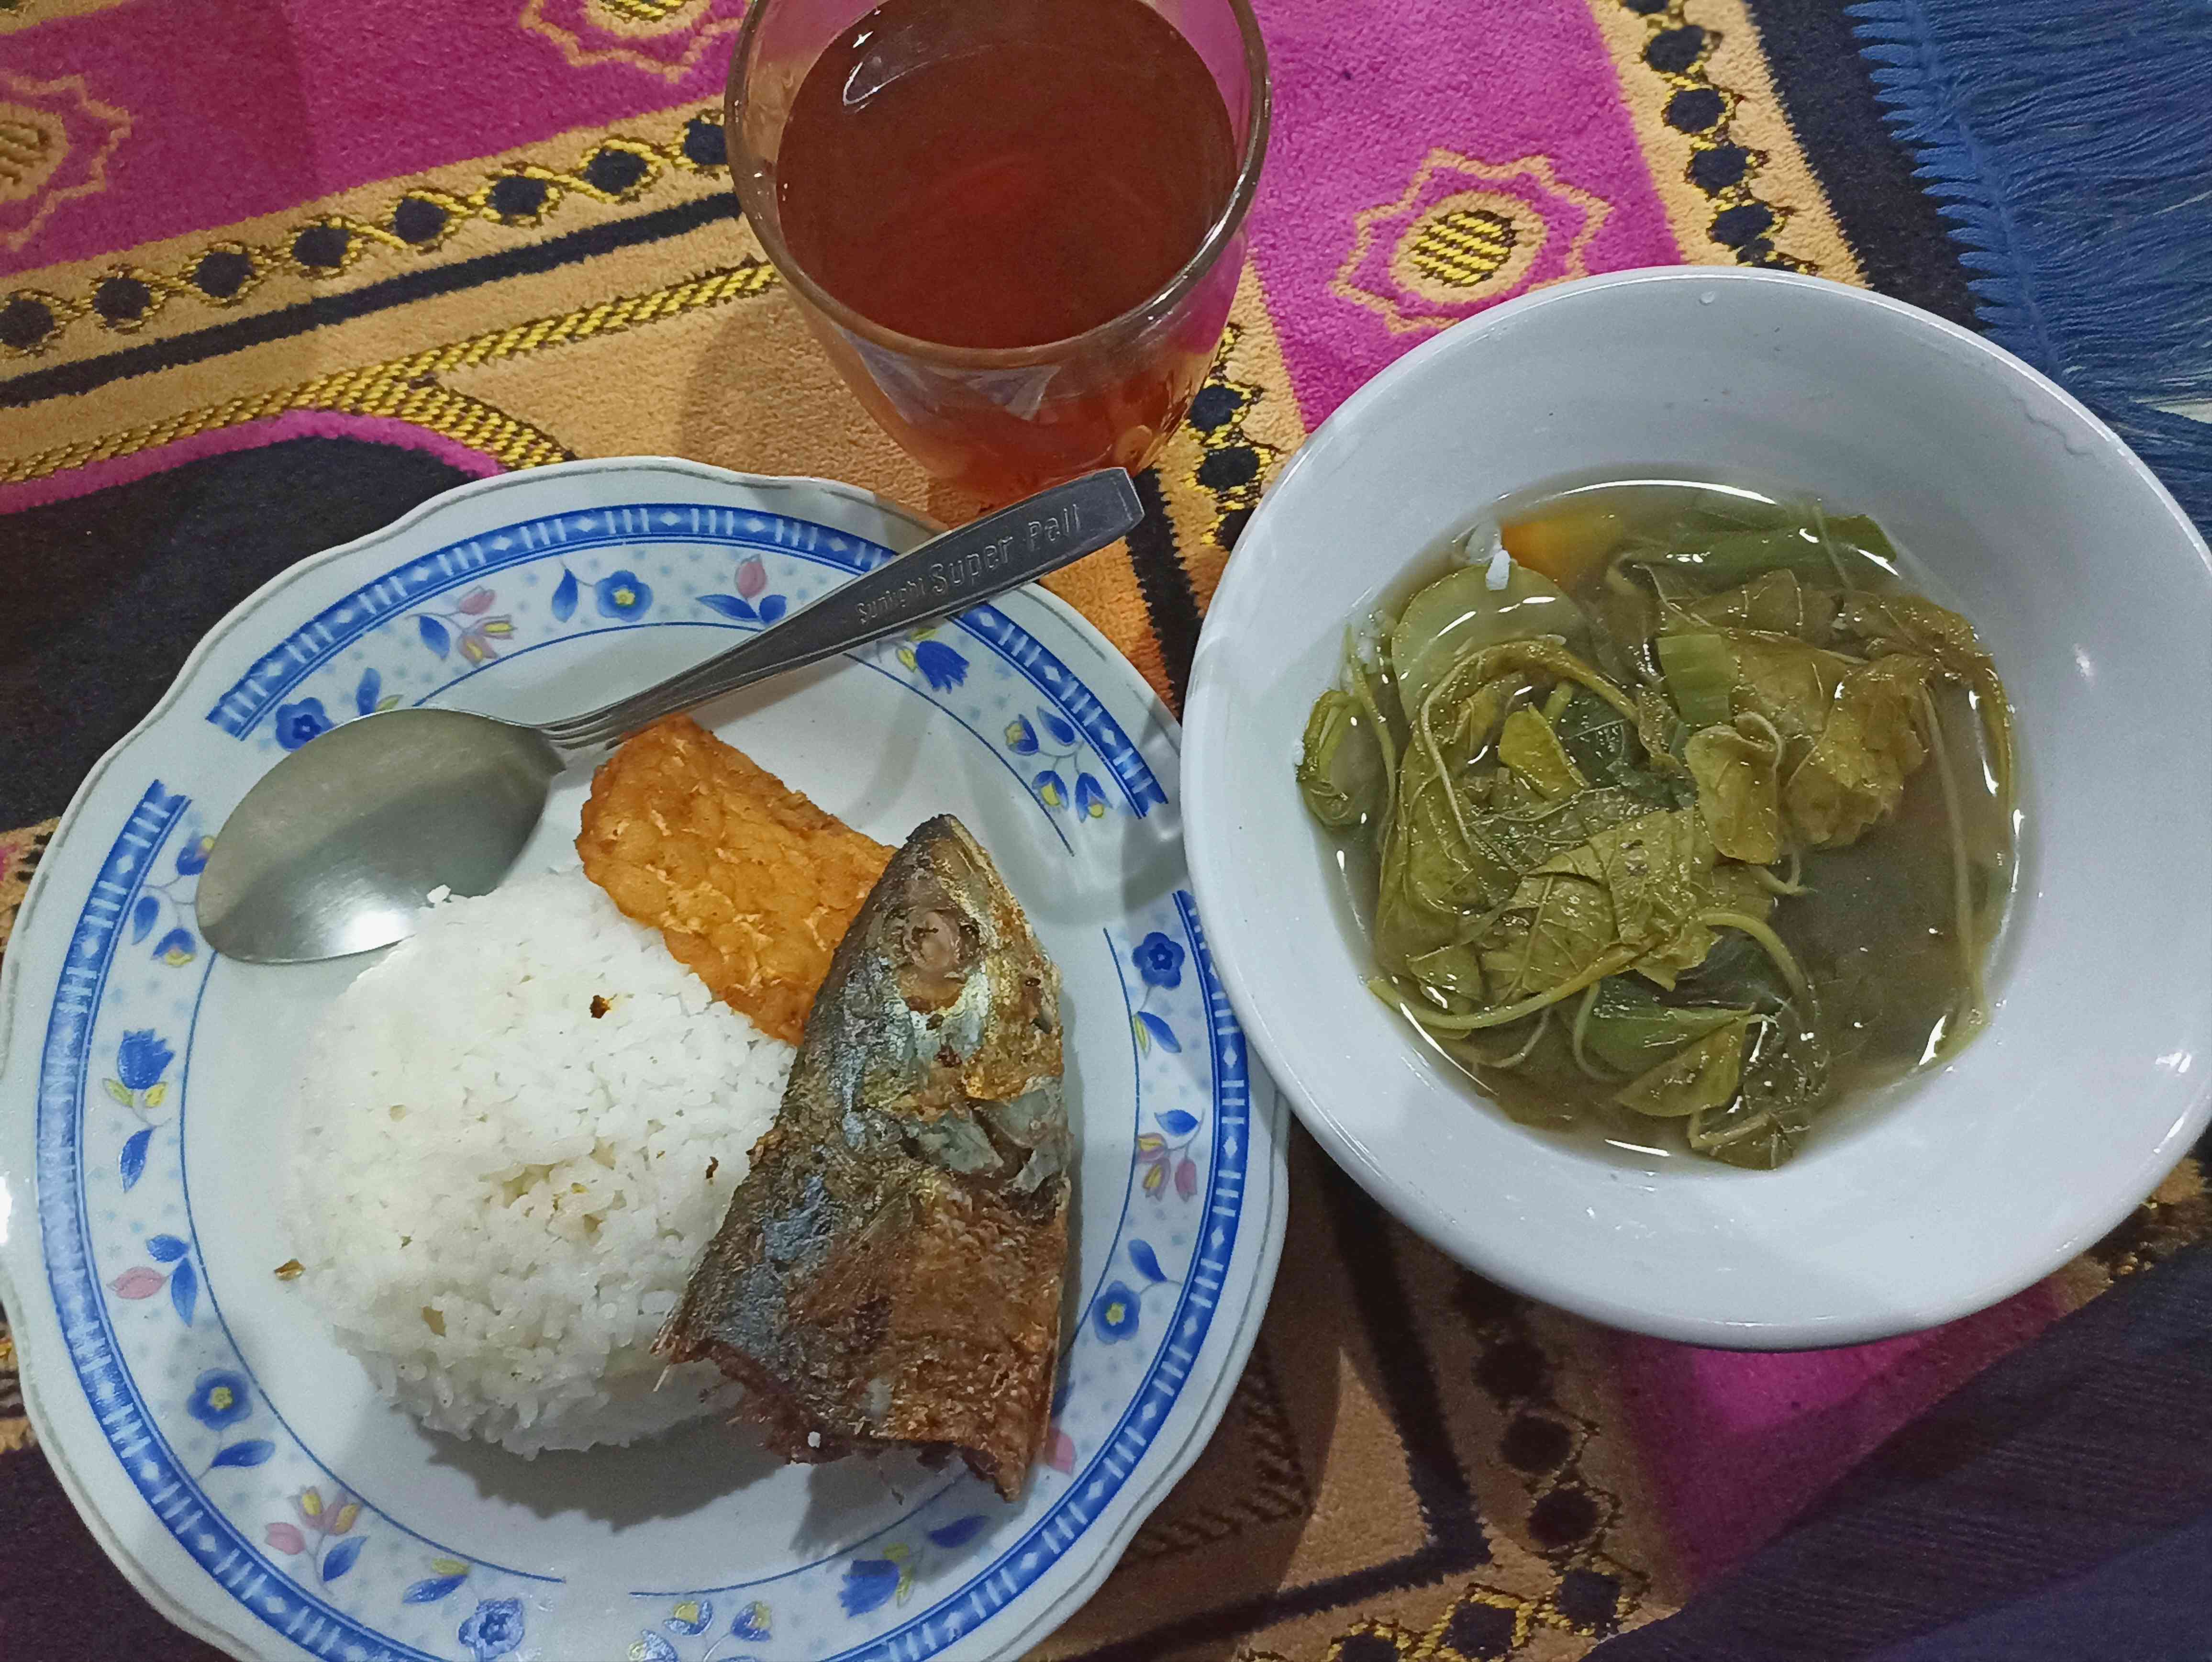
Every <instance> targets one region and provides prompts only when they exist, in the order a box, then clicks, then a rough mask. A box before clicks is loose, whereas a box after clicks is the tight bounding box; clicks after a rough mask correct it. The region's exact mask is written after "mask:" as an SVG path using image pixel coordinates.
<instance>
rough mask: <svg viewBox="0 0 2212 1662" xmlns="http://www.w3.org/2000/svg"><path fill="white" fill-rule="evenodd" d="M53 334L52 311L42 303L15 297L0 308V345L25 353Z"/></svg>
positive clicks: (28, 297)
mask: <svg viewBox="0 0 2212 1662" xmlns="http://www.w3.org/2000/svg"><path fill="white" fill-rule="evenodd" d="M53 332H54V314H53V310H52V307H49V306H47V305H46V304H45V303H44V302H43V301H35V300H33V299H32V298H31V297H30V296H29V295H15V296H14V297H13V298H11V299H10V300H9V301H8V303H7V304H6V305H5V306H0V345H6V346H12V347H14V348H15V350H18V351H27V350H29V349H30V348H32V347H33V346H36V345H37V344H39V343H40V341H42V340H44V339H45V338H46V337H47V336H48V335H50V334H52V333H53Z"/></svg>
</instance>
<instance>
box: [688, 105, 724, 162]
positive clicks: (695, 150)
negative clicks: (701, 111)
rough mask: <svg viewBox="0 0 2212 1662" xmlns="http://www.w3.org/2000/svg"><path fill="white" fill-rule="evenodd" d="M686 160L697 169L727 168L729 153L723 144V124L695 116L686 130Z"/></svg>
mask: <svg viewBox="0 0 2212 1662" xmlns="http://www.w3.org/2000/svg"><path fill="white" fill-rule="evenodd" d="M684 160H685V161H689V162H690V164H691V165H692V166H693V167H728V166H729V165H730V157H729V152H728V151H727V150H726V149H725V148H724V147H723V144H722V124H721V123H720V122H719V121H709V120H708V119H707V118H706V117H705V116H703V115H695V116H693V117H692V118H691V123H690V125H689V126H687V127H685V128H684Z"/></svg>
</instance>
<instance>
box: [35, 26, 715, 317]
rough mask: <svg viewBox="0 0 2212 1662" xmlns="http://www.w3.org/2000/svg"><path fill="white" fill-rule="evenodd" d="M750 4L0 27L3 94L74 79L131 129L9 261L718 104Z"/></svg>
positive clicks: (40, 258)
mask: <svg viewBox="0 0 2212 1662" xmlns="http://www.w3.org/2000/svg"><path fill="white" fill-rule="evenodd" d="M740 11H741V7H740V5H739V4H738V0H712V3H710V4H709V5H708V8H707V9H706V13H705V15H704V16H703V17H701V18H696V19H695V20H694V21H688V22H686V23H685V24H684V27H680V28H678V29H674V30H670V31H666V32H664V33H635V34H618V33H611V25H610V24H609V23H608V22H606V21H603V17H602V14H603V13H604V14H605V15H607V16H611V13H607V12H606V9H605V8H594V7H592V6H590V5H589V4H587V3H586V0H467V3H465V4H452V5H424V4H422V3H419V0H356V3H354V4H352V5H346V6H328V5H325V6H316V5H313V4H310V3H307V0H235V3H228V4H223V5H220V6H214V7H210V6H206V5H189V4H187V5H164V4H159V3H154V0H138V3H135V4H131V5H124V6H115V7H110V8H107V9H104V10H100V11H95V12H93V13H90V14H88V15H84V16H82V17H60V18H56V19H54V20H53V21H51V22H47V23H44V24H41V25H40V26H39V27H36V28H30V29H24V30H21V31H18V32H17V33H13V34H9V35H6V36H0V97H4V98H6V99H9V100H15V101H21V102H27V103H30V104H33V105H39V104H41V103H43V102H45V101H46V100H47V99H54V100H60V99H62V98H63V97H64V94H63V93H62V92H60V91H58V90H57V91H50V92H48V93H46V94H40V92H39V91H38V90H37V88H40V86H45V87H48V88H53V87H55V86H56V85H57V83H63V82H67V81H69V80H70V79H72V78H75V79H79V80H81V81H82V83H83V86H82V91H83V93H84V94H85V95H87V96H88V97H90V98H92V99H94V100H98V102H99V103H100V105H102V106H104V107H110V108H114V109H119V110H121V111H122V112H123V113H125V116H127V117H128V119H129V122H130V128H131V131H130V132H129V134H128V136H127V137H125V138H124V139H123V140H122V142H121V143H120V144H119V145H118V147H117V149H116V150H115V153H114V155H112V157H111V158H110V159H109V161H108V162H107V167H106V173H107V184H106V188H105V189H104V190H102V191H100V192H99V193H97V194H95V195H90V196H85V197H81V198H77V199H76V200H73V201H70V202H66V203H64V204H62V205H61V206H60V207H59V208H58V210H56V211H55V212H54V213H53V214H52V216H51V217H50V218H49V219H47V221H46V223H45V224H44V225H43V226H41V227H40V229H39V230H38V231H37V232H36V233H35V234H33V236H32V237H31V238H30V239H29V240H28V241H27V242H26V243H25V244H24V246H22V247H15V248H9V247H6V246H5V245H4V244H0V274H5V273H7V272H9V271H26V270H29V269H31V268H33V267H35V266H40V265H52V264H54V263H56V262H58V261H61V260H70V259H84V258H86V257H88V256H90V255H93V254H97V253H101V252H103V251H105V250H107V249H112V248H125V247H135V246H137V244H139V243H142V242H149V241H152V240H155V239H156V238H160V237H167V236H175V235H179V234H182V233H184V232H187V231H191V230H196V229H204V228H211V227H214V226H219V225H228V224H231V223H233V222H235V221H238V220H241V219H246V218H251V217H252V216H256V215H258V214H266V213H275V212H277V211H279V210H283V209H285V208H289V207H291V206H294V205H295V204H299V203H302V202H308V201H312V200H313V199H314V198H317V197H321V196H326V195H329V194H331V192H337V191H343V190H348V189H350V188H352V187H353V186H356V185H363V184H367V183H368V182H370V181H371V180H380V179H391V178H394V177H397V176H400V175H404V174H411V173H418V172H420V171H422V169H424V168H427V167H437V166H441V165H442V164H444V163H447V162H451V161H465V160H466V159H467V158H469V157H471V156H481V155H491V154H493V153H495V152H496V151H500V150H503V149H511V148H513V147H514V146H516V145H520V144H528V143H535V142H537V141H538V140H540V139H544V138H549V137H552V136H553V135H555V134H556V133H560V132H563V131H567V130H568V129H570V128H574V127H587V126H594V125H604V124H606V123H611V122H614V121H618V120H621V119H623V118H625V117H628V116H632V115H635V114H638V113H641V112H643V111H647V110H659V109H665V108H667V107H671V106H673V105H678V104H681V103H684V102H685V101H687V100H696V101H697V102H698V103H699V104H700V105H701V106H702V107H706V106H708V105H719V103H720V99H721V89H722V82H723V77H724V76H725V75H726V73H727V71H728V69H729V62H730V51H731V46H732V34H731V30H732V27H734V24H735V21H736V19H737V17H738V15H739V13H740ZM572 57H573V58H577V59H580V60H581V61H580V62H579V63H572V62H571V61H570V58H572ZM687 60H688V61H687Z"/></svg>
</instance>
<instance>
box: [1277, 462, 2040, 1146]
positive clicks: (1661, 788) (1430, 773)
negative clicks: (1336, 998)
mask: <svg viewBox="0 0 2212 1662" xmlns="http://www.w3.org/2000/svg"><path fill="white" fill-rule="evenodd" d="M1476 552H1477V557H1476V558H1475V559H1474V561H1472V562H1471V563H1470V562H1466V561H1459V562H1455V563H1453V564H1452V565H1451V567H1450V569H1447V570H1445V571H1443V573H1442V575H1436V576H1434V577H1433V578H1432V579H1431V581H1428V582H1426V583H1425V584H1423V585H1421V586H1420V587H1418V588H1417V589H1415V590H1414V591H1413V593H1412V594H1409V595H1407V597H1406V599H1405V601H1404V603H1403V604H1402V605H1401V606H1399V607H1398V608H1397V611H1396V615H1395V618H1389V619H1377V620H1376V624H1375V625H1374V626H1373V627H1372V628H1371V629H1370V630H1369V631H1368V632H1367V633H1366V634H1365V635H1364V636H1352V637H1348V638H1347V644H1346V655H1345V663H1344V670H1343V674H1342V676H1341V677H1340V685H1337V686H1335V687H1332V688H1331V689H1330V690H1329V691H1327V692H1325V693H1323V694H1322V697H1320V699H1319V700H1318V701H1316V703H1315V705H1314V708H1313V712H1312V715H1311V717H1310V720H1309V721H1308V723H1307V727H1306V733H1305V744H1304V752H1303V754H1302V756H1301V757H1300V759H1299V762H1298V765H1297V780H1298V785H1299V788H1300V790H1301V792H1302V794H1303V795H1304V800H1305V801H1306V804H1307V807H1309V809H1310V811H1311V812H1312V813H1313V815H1314V817H1315V818H1316V819H1318V820H1319V821H1320V822H1321V823H1322V825H1325V826H1327V827H1328V829H1329V830H1330V831H1332V832H1333V833H1334V834H1335V835H1336V836H1338V837H1340V838H1342V839H1343V841H1344V843H1345V844H1346V849H1347V850H1348V851H1349V853H1350V855H1351V856H1352V860H1351V863H1352V865H1353V866H1354V867H1356V868H1358V870H1359V871H1360V873H1361V874H1362V875H1363V876H1364V877H1365V878H1368V879H1371V882H1372V887H1371V903H1370V904H1367V905H1365V907H1364V914H1365V916H1364V922H1365V923H1366V926H1367V931H1368V936H1369V940H1370V944H1371V947H1372V949H1373V955H1374V963H1375V970H1376V975H1375V977H1374V979H1373V981H1372V982H1371V983H1370V985H1371V987H1372V989H1373V990H1374V992H1375V994H1376V995H1377V996H1378V997H1380V998H1382V999H1383V1000H1384V1001H1386V1002H1388V1003H1389V1004H1390V1005H1392V1006H1393V1007H1395V1008H1397V1009H1399V1010H1400V1011H1401V1012H1403V1013H1404V1014H1405V1016H1406V1017H1407V1019H1408V1020H1411V1021H1413V1022H1414V1023H1416V1024H1418V1025H1419V1026H1420V1028H1421V1029H1422V1030H1423V1031H1424V1032H1425V1033H1426V1034H1427V1035H1428V1037H1429V1038H1431V1040H1432V1041H1433V1042H1434V1043H1435V1044H1436V1046H1437V1049H1438V1050H1440V1051H1441V1052H1442V1053H1443V1054H1444V1055H1445V1056H1449V1058H1450V1059H1451V1060H1452V1061H1453V1062H1455V1063H1457V1064H1459V1065H1460V1066H1462V1067H1463V1068H1466V1069H1467V1070H1468V1072H1469V1073H1471V1074H1472V1075H1474V1078H1475V1079H1476V1080H1477V1081H1479V1082H1480V1085H1481V1086H1482V1087H1483V1088H1484V1090H1485V1092H1486V1093H1487V1094H1489V1095H1491V1096H1492V1097H1494V1098H1495V1099H1497V1100H1498V1102H1500V1103H1501V1104H1502V1105H1504V1107H1505V1108H1506V1109H1507V1111H1510V1112H1511V1113H1513V1114H1514V1115H1515V1116H1516V1117H1518V1118H1521V1119H1523V1120H1525V1121H1528V1122H1529V1123H1535V1124H1541V1125H1545V1126H1550V1127H1555V1128H1566V1127H1570V1126H1589V1127H1594V1128H1595V1129H1598V1130H1600V1131H1601V1132H1602V1133H1603V1134H1605V1135H1607V1136H1609V1137H1610V1138H1612V1139H1613V1140H1614V1141H1625V1142H1627V1143H1629V1144H1631V1145H1632V1146H1638V1147H1648V1146H1651V1145H1653V1144H1655V1143H1656V1142H1660V1141H1664V1142H1666V1143H1668V1145H1670V1146H1672V1147H1674V1148H1680V1149H1686V1150H1688V1151H1690V1152H1692V1153H1695V1154H1702V1155H1705V1156H1708V1157H1710V1158H1712V1159H1716V1160H1726V1161H1729V1162H1730V1163H1731V1164H1735V1165H1738V1166H1752V1167H1759V1168H1765V1167H1771V1166H1777V1165H1779V1164H1780V1163H1781V1162H1782V1161H1784V1160H1787V1159H1789V1158H1790V1156H1791V1155H1792V1154H1795V1153H1796V1151H1797V1149H1798V1148H1799V1146H1800V1144H1801V1143H1802V1140H1803V1138H1804V1136H1805V1135H1806V1134H1807V1132H1808V1129H1810V1127H1811V1126H1812V1124H1813V1123H1814V1120H1815V1118H1816V1117H1818V1116H1819V1115H1820V1113H1822V1112H1823V1111H1826V1109H1828V1108H1829V1107H1831V1106H1832V1105H1833V1104H1834V1103H1835V1102H1836V1101H1837V1100H1838V1099H1840V1098H1843V1097H1844V1096H1845V1095H1847V1094H1850V1093H1853V1092H1855V1091H1862V1090H1864V1089H1867V1088H1870V1087H1874V1086H1877V1085H1880V1084H1882V1083H1885V1082H1887V1081H1889V1080H1892V1079H1894V1078H1896V1077H1898V1076H1899V1075H1902V1074H1903V1073H1905V1072H1906V1071H1909V1070H1910V1069H1911V1068H1913V1067H1916V1066H1918V1065H1921V1064H1922V1063H1923V1062H1930V1061H1933V1060H1936V1059H1938V1058H1940V1057H1942V1056H1948V1055H1949V1054H1950V1053H1951V1052H1952V1051H1953V1050H1956V1049H1957V1047H1958V1046H1959V1045H1960V1044H1964V1043H1966V1040H1968V1039H1969V1038H1972V1036H1973V1034H1974V1033H1975V1032H1977V1031H1978V1029H1979V1027H1980V1026H1982V1024H1983V1023H1984V1020H1986V1015H1987V1001H1986V998H1985V995H1984V990H1983V985H1982V971H1983V961H1984V957H1985V955H1986V953H1987V950H1988V947H1989V944H1990V941H1991V939H1992V938H1993V937H1994V935H1995V934H1996V929H1997V927H1998V924H1999V923H2000V922H2001V921H2002V908H2003V904H2004V902H2005V899H2006V898H2007V897H2008V895H2009V893H2010V891H2011V886H2012V861H2013V841H2012V839H2013V823H2014V817H2015V816H2014V812H2013V785H2012V778H2013V767H2014V757H2013V738H2012V718H2011V711H2010V708H2009V706H2008V703H2007V701H2006V697H2005V691H2004V688H2003V685H2002V683H2001V682H2000V681H1999V680H1998V679H1997V675H1996V669H1995V668H1994V667H1993V666H1992V665H1991V664H1990V659H1989V655H1988V654H1987V653H1986V652H1985V651H1984V648H1983V646H1982V644H1981V642H1980V640H1979V639H1978V637H1977V636H1976V635H1975V633H1974V630H1973V628H1972V625H1971V624H1968V623H1967V621H1966V619H1965V618H1961V617H1960V616H1959V615H1958V614H1957V613H1956V612H1951V611H1948V610H1947V609H1946V608H1944V607H1942V606H1938V605H1936V603H1935V602H1933V601H1931V600H1928V599H1926V598H1925V597H1924V596H1922V595H1920V594H1915V593H1913V592H1912V591H1911V588H1910V587H1907V586H1906V584H1905V581H1904V579H1903V577H1902V576H1901V575H1900V573H1899V555H1898V552H1897V550H1896V549H1895V548H1894V547H1893V545H1892V544H1891V542H1890V540H1889V539H1888V538H1887V536H1886V535H1885V534H1884V533H1883V532H1882V530H1881V527H1880V526H1878V525H1876V524H1875V522H1874V521H1872V520H1870V519H1868V518H1866V517H1864V516H1863V515H1855V514H1828V513H1826V511H1825V510H1824V509H1823V508H1821V507H1820V506H1819V505H1818V504H1813V505H1808V506H1805V507H1803V508H1793V507H1790V506H1789V505H1787V504H1783V503H1778V502H1771V501H1767V500H1765V499H1763V498H1757V497H1753V496H1749V495H1748V494H1747V493H1744V492H1739V491H1728V490H1718V489H1715V488H1708V487H1702V486H1693V485H1650V484H1635V485H1620V486H1602V487H1597V488H1595V489H1590V490H1576V491H1572V492H1569V493H1565V494H1564V495H1561V496H1555V497H1553V498H1552V499H1550V500H1549V501H1548V502H1542V503H1540V504H1538V505H1537V506H1536V507H1535V508H1534V509H1533V510H1530V511H1528V512H1525V513H1522V514H1516V515H1514V516H1512V517H1511V518H1510V521H1508V522H1507V523H1506V524H1504V527H1502V529H1501V530H1500V531H1499V532H1498V537H1497V542H1496V545H1494V546H1493V545H1492V541H1491V539H1490V538H1489V537H1488V536H1485V538H1484V539H1483V543H1482V545H1481V546H1480V548H1478V550H1477V551H1476Z"/></svg>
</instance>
